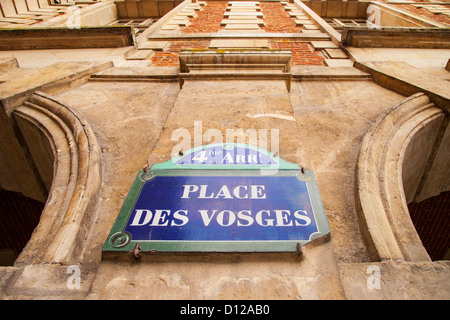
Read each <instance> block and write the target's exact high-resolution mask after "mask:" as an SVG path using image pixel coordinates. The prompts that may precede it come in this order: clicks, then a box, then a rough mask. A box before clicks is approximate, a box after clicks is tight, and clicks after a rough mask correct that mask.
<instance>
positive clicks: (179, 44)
mask: <svg viewBox="0 0 450 320" xmlns="http://www.w3.org/2000/svg"><path fill="white" fill-rule="evenodd" d="M209 42H210V41H209V40H192V41H172V42H171V44H170V47H169V49H168V50H167V51H165V52H163V51H157V52H156V53H155V54H154V55H153V57H152V58H151V60H152V65H153V66H155V67H171V66H179V60H178V54H179V53H180V51H181V50H186V49H208V46H209Z"/></svg>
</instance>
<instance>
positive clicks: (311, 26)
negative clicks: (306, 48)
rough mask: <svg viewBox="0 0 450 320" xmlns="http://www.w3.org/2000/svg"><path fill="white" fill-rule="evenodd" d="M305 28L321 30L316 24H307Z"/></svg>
mask: <svg viewBox="0 0 450 320" xmlns="http://www.w3.org/2000/svg"><path fill="white" fill-rule="evenodd" d="M303 27H304V28H305V29H306V30H319V27H318V26H316V25H315V24H305V25H303Z"/></svg>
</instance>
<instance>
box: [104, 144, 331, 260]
mask: <svg viewBox="0 0 450 320" xmlns="http://www.w3.org/2000/svg"><path fill="white" fill-rule="evenodd" d="M235 145H238V146H241V147H246V148H256V147H253V146H249V145H239V144H235ZM212 146H217V144H214V145H205V146H202V147H199V148H194V149H191V150H190V151H189V152H188V153H186V154H190V153H192V152H195V151H197V150H199V149H203V148H208V147H212ZM256 149H257V150H258V151H260V152H264V153H265V154H267V155H269V156H271V157H273V155H272V154H271V153H270V152H268V151H266V150H264V149H260V148H256ZM180 158H181V157H176V158H173V159H172V160H169V161H167V162H164V163H160V164H154V165H152V167H151V169H150V170H148V171H143V170H140V171H139V172H138V174H137V176H136V178H135V180H134V183H133V185H132V186H131V188H130V191H129V193H128V196H127V198H126V199H125V202H124V204H123V206H122V208H121V210H120V212H119V215H118V216H117V219H116V221H115V223H114V225H113V227H112V228H111V231H110V233H109V235H108V238H107V240H106V242H105V244H104V246H103V252H129V251H131V250H132V249H134V248H135V247H136V245H137V244H138V246H139V249H140V251H142V252H155V251H161V252H295V251H298V244H300V245H304V244H306V243H308V242H310V241H312V240H315V239H317V238H320V237H323V236H325V235H328V234H329V233H330V228H329V225H328V222H327V219H326V215H325V211H324V208H323V205H322V201H321V199H320V194H319V190H318V187H317V184H316V180H315V177H314V173H313V172H312V171H311V170H301V169H300V166H298V165H296V164H293V163H289V162H287V161H284V160H282V159H280V158H276V161H277V163H278V165H277V166H274V165H251V166H250V165H247V166H242V165H232V164H228V165H175V163H176V162H177V161H178V160H179V159H180ZM242 167H243V168H244V169H242ZM256 169H258V170H259V171H257V170H256ZM274 170H275V171H274ZM156 176H214V177H220V176H269V177H270V176H272V177H280V176H295V177H297V179H299V180H300V181H304V182H305V183H306V186H307V189H308V193H309V198H310V200H311V206H312V209H313V214H314V216H315V218H316V223H317V227H318V230H319V231H318V232H317V233H314V234H313V235H311V237H310V239H309V240H307V241H304V240H303V241H297V240H294V241H286V240H280V241H270V240H267V241H266V240H264V241H254V240H251V241H232V240H230V241H138V242H136V241H133V239H131V238H130V235H129V234H127V233H125V232H124V231H123V230H124V228H125V224H126V222H127V221H128V218H129V216H130V214H131V211H132V210H133V207H134V204H135V202H136V200H137V199H138V197H139V194H140V192H141V190H142V187H143V185H144V183H145V181H148V180H151V179H153V178H154V177H156Z"/></svg>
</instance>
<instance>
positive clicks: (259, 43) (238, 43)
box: [209, 39, 270, 48]
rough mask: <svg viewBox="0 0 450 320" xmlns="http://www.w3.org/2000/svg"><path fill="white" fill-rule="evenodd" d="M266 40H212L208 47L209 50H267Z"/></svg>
mask: <svg viewBox="0 0 450 320" xmlns="http://www.w3.org/2000/svg"><path fill="white" fill-rule="evenodd" d="M269 46H270V45H269V40H267V39H233V40H228V39H226V40H222V39H214V40H212V41H211V44H210V45H209V47H210V48H269Z"/></svg>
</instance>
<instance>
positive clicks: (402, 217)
mask: <svg viewBox="0 0 450 320" xmlns="http://www.w3.org/2000/svg"><path fill="white" fill-rule="evenodd" d="M443 119H444V113H443V112H442V111H441V110H440V109H438V108H436V107H434V105H433V104H432V103H430V100H429V99H428V97H427V96H426V95H425V94H423V93H417V94H414V95H412V96H410V97H408V98H406V99H405V100H403V101H402V102H401V103H400V104H399V105H397V106H396V107H394V108H393V109H392V110H390V111H389V112H388V113H387V114H384V115H382V116H381V117H380V118H379V119H378V120H377V121H376V122H375V124H374V125H373V126H372V127H371V128H370V129H369V131H368V132H367V133H366V135H365V137H364V139H363V141H362V144H361V149H360V152H359V157H358V162H357V168H356V183H357V186H356V193H357V194H356V207H357V212H358V216H359V223H360V229H361V233H362V235H363V238H364V240H365V242H366V245H367V248H368V251H369V256H370V258H371V259H372V260H373V261H379V260H408V261H429V260H430V258H429V256H428V254H427V252H426V250H425V248H424V247H423V245H422V242H421V240H420V238H419V236H418V234H417V232H416V230H415V228H414V225H413V224H412V221H411V219H410V217H409V211H408V207H407V203H408V202H409V201H411V200H412V199H413V198H414V195H415V193H416V192H417V189H418V185H419V183H420V181H421V179H422V177H423V176H424V174H425V171H426V168H427V164H428V162H429V161H430V154H432V152H433V150H434V149H435V148H436V145H435V144H436V141H437V139H436V138H437V137H438V135H439V132H440V130H441V124H442V122H443Z"/></svg>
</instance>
